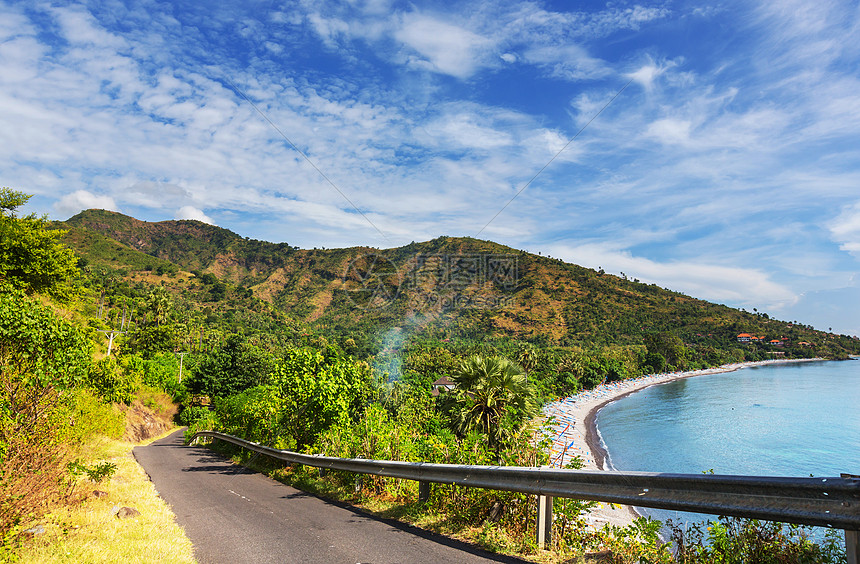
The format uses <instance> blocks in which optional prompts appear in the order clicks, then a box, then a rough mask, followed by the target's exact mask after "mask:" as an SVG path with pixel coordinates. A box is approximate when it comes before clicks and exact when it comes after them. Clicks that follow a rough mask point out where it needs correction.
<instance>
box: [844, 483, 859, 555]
mask: <svg viewBox="0 0 860 564" xmlns="http://www.w3.org/2000/svg"><path fill="white" fill-rule="evenodd" d="M840 476H841V477H843V478H860V476H857V475H856V474H845V473H842V474H840ZM845 556H846V557H847V560H848V564H860V531H849V530H848V529H846V530H845Z"/></svg>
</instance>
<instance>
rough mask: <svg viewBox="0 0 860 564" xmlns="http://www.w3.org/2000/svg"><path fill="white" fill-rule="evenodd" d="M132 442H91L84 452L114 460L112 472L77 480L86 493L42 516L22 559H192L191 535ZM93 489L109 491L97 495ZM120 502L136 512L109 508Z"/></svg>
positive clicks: (95, 561)
mask: <svg viewBox="0 0 860 564" xmlns="http://www.w3.org/2000/svg"><path fill="white" fill-rule="evenodd" d="M169 432H171V431H168V432H167V433H164V434H163V435H162V436H165V435H167V434H168V433H169ZM156 438H157V437H156ZM156 438H153V439H151V440H149V441H146V442H144V443H141V444H146V443H148V442H151V441H152V440H155V439H156ZM135 446H138V445H136V444H132V443H128V442H121V441H114V440H110V439H106V438H102V439H97V440H96V441H95V442H94V443H93V444H92V445H91V449H90V452H89V458H90V459H91V460H93V461H95V462H102V461H107V462H112V463H114V464H116V465H117V470H116V473H115V474H114V476H113V478H111V479H110V481H105V482H102V483H101V484H93V483H91V482H88V481H86V480H82V481H81V483H80V485H79V486H78V488H79V490H80V491H82V492H84V493H87V494H89V495H88V497H87V498H86V499H85V500H84V501H83V502H81V503H80V504H77V505H74V506H70V507H66V508H64V509H61V510H58V511H55V512H53V513H51V514H50V515H48V516H46V517H45V518H44V519H43V520H42V524H43V526H44V527H45V533H44V534H40V535H36V536H34V537H33V538H32V539H30V540H28V541H25V544H24V546H23V547H22V549H21V550H20V551H19V555H20V561H21V562H27V563H30V562H33V563H42V562H74V563H80V562H88V563H98V562H165V563H167V562H170V563H174V562H178V563H181V562H188V563H191V562H195V560H194V557H193V551H192V546H191V541H189V540H188V538H187V537H186V536H185V533H184V532H183V530H182V528H181V527H179V525H177V524H176V522H175V520H174V515H173V512H172V511H171V510H170V507H169V506H168V505H167V504H166V503H165V502H164V501H163V500H162V499H161V498H160V497H158V494H157V493H156V491H155V487H154V486H153V485H152V482H150V481H149V478H148V476H147V475H146V473H145V472H144V471H143V468H141V467H140V466H139V465H138V464H137V462H136V461H135V460H134V457H133V456H132V453H131V449H132V448H133V447H135ZM93 490H101V491H105V492H107V493H108V495H107V497H104V498H101V499H99V498H96V497H93V496H92V492H93ZM119 507H133V508H135V509H137V510H138V511H140V516H139V517H136V518H131V519H118V518H117V517H116V516H115V515H114V513H113V510H115V509H116V508H119Z"/></svg>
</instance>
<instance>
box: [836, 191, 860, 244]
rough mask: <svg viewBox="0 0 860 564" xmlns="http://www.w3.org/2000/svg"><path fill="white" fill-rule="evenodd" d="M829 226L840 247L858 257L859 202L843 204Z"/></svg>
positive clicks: (859, 235)
mask: <svg viewBox="0 0 860 564" xmlns="http://www.w3.org/2000/svg"><path fill="white" fill-rule="evenodd" d="M829 228H830V233H831V234H832V236H833V240H834V241H836V242H837V243H839V248H840V249H842V250H843V251H848V252H849V253H852V254H854V255H855V256H857V257H860V202H857V203H856V204H854V205H851V206H845V207H844V208H843V209H842V213H840V214H839V216H838V217H837V218H836V219H835V220H833V221H832V222H831V223H830V225H829Z"/></svg>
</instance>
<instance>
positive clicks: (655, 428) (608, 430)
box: [597, 360, 860, 522]
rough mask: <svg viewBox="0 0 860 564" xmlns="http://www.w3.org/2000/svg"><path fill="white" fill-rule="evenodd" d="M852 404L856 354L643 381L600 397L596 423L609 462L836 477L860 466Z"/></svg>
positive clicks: (859, 374)
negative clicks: (612, 397)
mask: <svg viewBox="0 0 860 564" xmlns="http://www.w3.org/2000/svg"><path fill="white" fill-rule="evenodd" d="M858 406H860V360H848V361H838V362H837V361H830V362H804V363H785V364H771V365H767V366H757V367H749V368H744V369H741V370H738V371H735V372H729V373H723V374H712V375H706V376H698V377H694V378H686V379H681V380H675V381H673V382H669V383H667V384H661V385H656V386H652V387H650V388H646V389H644V390H642V391H639V392H636V393H634V394H631V395H629V396H626V397H624V398H621V399H619V400H617V401H615V402H612V403H610V404H608V405H607V406H605V407H604V408H603V409H602V410H601V411H600V413H599V414H598V418H597V425H598V429H599V432H600V435H601V438H602V440H603V442H604V444H605V446H606V449H607V451H608V453H609V460H608V463H609V467H610V468H613V469H616V470H621V471H643V472H670V473H685V474H696V473H700V472H708V471H713V472H714V473H716V474H733V475H758V476H797V477H807V476H810V475H813V476H818V477H823V476H839V474H840V473H842V472H845V473H850V474H860V407H858ZM640 511H641V512H643V513H645V514H647V515H652V516H654V517H655V518H657V519H661V520H665V519H667V518H672V519H673V520H674V521H676V522H679V521H683V522H689V521H690V520H701V518H702V516H691V515H690V514H686V513H681V512H669V511H656V510H640Z"/></svg>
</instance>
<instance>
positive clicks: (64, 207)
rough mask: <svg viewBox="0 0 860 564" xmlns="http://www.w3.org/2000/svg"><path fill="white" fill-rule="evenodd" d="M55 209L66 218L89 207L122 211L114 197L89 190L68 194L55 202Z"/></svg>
mask: <svg viewBox="0 0 860 564" xmlns="http://www.w3.org/2000/svg"><path fill="white" fill-rule="evenodd" d="M54 209H55V210H56V211H57V213H58V214H60V215H61V216H62V217H66V218H68V217H71V216H73V215H75V214H76V213H78V212H80V211H83V210H89V209H98V210H109V211H120V210H119V207H118V206H117V205H116V202H114V199H113V198H112V197H110V196H106V195H100V194H93V193H92V192H89V191H87V190H75V191H74V192H72V193H71V194H66V195H65V196H63V197H61V198H60V199H59V201H57V202H56V203H55V204H54Z"/></svg>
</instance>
